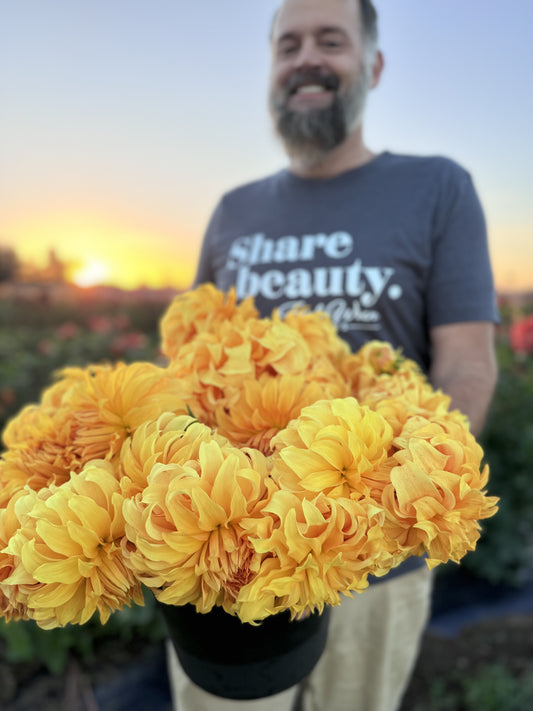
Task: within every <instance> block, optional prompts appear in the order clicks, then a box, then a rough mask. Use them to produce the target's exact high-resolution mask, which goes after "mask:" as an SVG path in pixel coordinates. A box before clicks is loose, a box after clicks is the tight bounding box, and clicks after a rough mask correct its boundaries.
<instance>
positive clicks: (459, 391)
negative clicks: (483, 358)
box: [430, 367, 497, 437]
mask: <svg viewBox="0 0 533 711" xmlns="http://www.w3.org/2000/svg"><path fill="white" fill-rule="evenodd" d="M430 378H431V381H432V384H433V386H434V387H436V388H439V389H440V390H442V391H443V392H445V393H446V394H447V395H449V396H450V397H451V407H452V408H453V409H458V410H460V411H461V412H462V413H463V414H465V415H466V416H467V417H468V419H469V421H470V431H471V432H472V434H473V435H474V437H479V435H480V434H481V431H482V430H483V426H484V424H485V420H486V418H487V413H488V410H489V407H490V403H491V400H492V396H493V394H494V389H495V386H496V381H497V370H496V368H495V367H494V368H490V369H487V368H486V367H485V368H484V369H483V370H482V371H480V370H479V369H472V370H467V369H465V370H462V371H456V372H454V373H448V374H447V375H446V374H444V373H441V374H439V375H436V376H435V377H432V376H431V374H430Z"/></svg>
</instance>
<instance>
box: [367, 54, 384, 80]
mask: <svg viewBox="0 0 533 711" xmlns="http://www.w3.org/2000/svg"><path fill="white" fill-rule="evenodd" d="M384 66H385V58H384V57H383V52H382V51H381V50H379V49H378V50H377V51H376V56H375V57H374V61H373V62H372V73H371V75H370V88H371V89H375V88H376V86H377V85H378V84H379V80H380V78H381V73H382V72H383V67H384Z"/></svg>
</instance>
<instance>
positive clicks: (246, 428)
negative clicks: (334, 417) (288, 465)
mask: <svg viewBox="0 0 533 711" xmlns="http://www.w3.org/2000/svg"><path fill="white" fill-rule="evenodd" d="M326 392H327V389H326V387H324V385H323V384H321V383H317V382H313V381H311V382H309V381H308V380H307V379H306V378H305V376H303V375H278V376H273V375H270V374H268V373H263V374H262V375H260V376H259V378H257V379H251V378H249V379H246V380H244V381H243V383H242V389H241V391H240V393H239V398H238V400H237V401H236V402H235V403H234V404H232V405H229V406H224V405H220V404H219V405H218V406H217V408H216V410H215V415H216V427H217V431H218V432H220V434H223V435H224V436H226V437H227V438H228V439H229V440H230V441H231V442H233V443H234V444H236V445H238V446H242V447H253V448H255V449H259V450H260V451H262V452H263V454H267V455H268V454H271V453H272V450H271V440H272V437H274V436H275V435H276V434H277V433H278V432H279V431H280V430H283V429H285V427H287V425H288V424H289V422H290V421H291V420H293V419H295V418H296V417H298V415H299V414H300V412H301V410H302V408H304V407H306V406H307V405H311V404H312V403H314V402H316V401H317V400H321V399H323V398H324V397H325V396H326Z"/></svg>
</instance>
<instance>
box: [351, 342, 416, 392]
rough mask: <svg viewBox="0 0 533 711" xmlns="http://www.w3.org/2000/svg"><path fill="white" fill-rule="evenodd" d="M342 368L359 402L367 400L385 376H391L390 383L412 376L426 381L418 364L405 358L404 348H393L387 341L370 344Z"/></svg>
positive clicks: (355, 354) (352, 356)
mask: <svg viewBox="0 0 533 711" xmlns="http://www.w3.org/2000/svg"><path fill="white" fill-rule="evenodd" d="M339 368H340V370H341V372H342V373H343V375H344V376H345V377H346V379H347V381H348V383H349V385H350V390H351V394H352V395H353V396H354V397H356V398H357V399H360V398H362V397H364V395H365V393H366V391H367V390H368V389H369V388H372V387H374V385H375V384H376V382H377V380H378V378H379V377H380V376H381V375H388V376H389V380H390V379H392V380H394V379H395V378H396V376H397V375H398V374H408V373H412V374H414V375H420V376H421V377H423V375H422V373H421V371H420V368H419V366H418V364H417V363H415V361H413V360H410V359H409V358H405V357H404V356H403V355H402V352H401V349H400V348H393V347H392V346H391V344H390V343H387V342H385V341H368V342H367V343H365V344H364V345H363V346H362V347H361V348H360V349H359V350H358V351H356V352H354V353H348V354H347V355H346V356H344V357H343V358H342V359H341V362H340V366H339Z"/></svg>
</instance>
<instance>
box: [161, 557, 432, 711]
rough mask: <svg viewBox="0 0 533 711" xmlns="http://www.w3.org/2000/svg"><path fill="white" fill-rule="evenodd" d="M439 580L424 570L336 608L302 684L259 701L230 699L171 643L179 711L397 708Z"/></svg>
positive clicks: (382, 584)
mask: <svg viewBox="0 0 533 711" xmlns="http://www.w3.org/2000/svg"><path fill="white" fill-rule="evenodd" d="M431 584H432V575H431V573H430V572H429V571H428V570H427V569H426V568H425V567H424V568H420V569H419V570H415V571H413V572H410V573H407V574H405V575H402V576H398V577H396V578H391V579H390V580H387V579H385V580H384V581H383V582H380V583H377V584H375V585H372V586H371V587H370V588H369V589H368V590H366V591H365V592H364V593H361V594H355V596H354V598H353V599H350V598H346V599H344V600H343V602H342V604H341V605H340V606H339V607H335V608H333V609H332V615H331V621H330V628H329V637H328V643H327V646H326V649H325V651H324V654H323V655H322V657H321V659H320V661H319V662H318V664H317V666H316V667H315V669H314V670H313V672H312V673H311V675H310V676H309V677H308V678H307V679H305V680H304V681H303V682H302V683H301V684H299V685H298V686H296V687H292V688H290V689H287V691H284V692H282V693H281V694H276V695H275V696H269V697H266V698H264V699H256V700H253V701H235V700H232V699H222V698H219V697H218V696H213V695H212V694H209V693H208V692H206V691H203V690H202V689H200V688H199V687H198V686H196V685H195V684H194V683H193V682H192V681H190V680H189V678H188V677H187V676H186V674H185V673H184V671H183V670H182V668H181V666H180V664H179V662H178V659H177V656H176V654H175V652H174V649H173V648H172V645H171V644H170V643H169V644H168V667H169V678H170V684H171V690H172V698H173V703H174V709H175V710H176V711H178V709H179V711H396V710H397V709H398V708H399V705H400V703H401V699H402V696H403V694H404V692H405V689H406V687H407V684H408V683H409V678H410V676H411V673H412V671H413V667H414V664H415V662H416V657H417V653H418V647H419V641H420V638H421V635H422V633H423V631H424V628H425V626H426V623H427V619H428V615H429V610H430V599H431Z"/></svg>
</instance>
